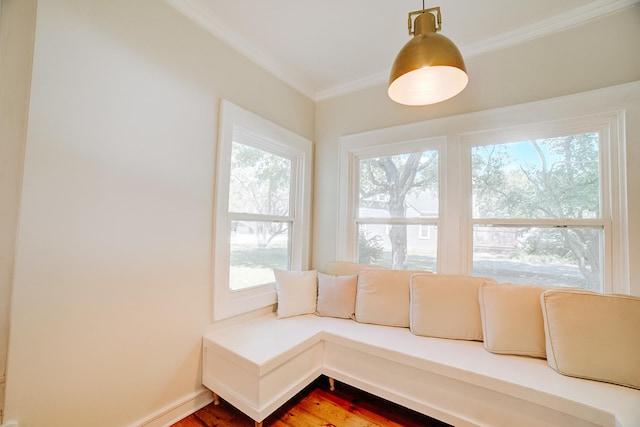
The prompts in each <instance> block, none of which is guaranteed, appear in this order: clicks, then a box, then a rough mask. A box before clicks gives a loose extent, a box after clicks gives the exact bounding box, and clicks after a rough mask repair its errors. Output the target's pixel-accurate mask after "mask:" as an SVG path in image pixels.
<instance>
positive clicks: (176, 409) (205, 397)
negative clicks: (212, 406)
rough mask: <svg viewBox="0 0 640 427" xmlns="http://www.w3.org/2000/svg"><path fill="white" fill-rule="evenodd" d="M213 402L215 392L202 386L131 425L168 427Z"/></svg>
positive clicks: (135, 426)
mask: <svg viewBox="0 0 640 427" xmlns="http://www.w3.org/2000/svg"><path fill="white" fill-rule="evenodd" d="M211 402H213V394H212V393H211V391H210V390H209V389H206V388H202V389H200V390H198V391H195V392H193V393H191V394H189V395H187V396H185V397H183V398H182V399H180V400H177V401H175V402H173V403H171V404H169V405H167V406H165V407H164V408H161V409H159V410H158V411H156V412H154V413H153V414H151V415H149V416H148V417H146V418H144V419H142V420H140V421H137V422H135V423H133V424H131V425H130V426H129V427H167V426H170V425H172V424H174V423H176V422H178V421H180V420H181V419H183V418H185V417H187V416H189V415H191V414H193V413H194V412H196V411H197V410H198V409H201V408H203V407H205V406H207V405H208V404H209V403H211Z"/></svg>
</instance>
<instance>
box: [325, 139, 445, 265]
mask: <svg viewBox="0 0 640 427" xmlns="http://www.w3.org/2000/svg"><path fill="white" fill-rule="evenodd" d="M445 143H446V140H445V138H443V137H435V138H428V139H415V140H409V141H404V142H396V143H391V142H389V141H386V140H384V139H381V140H380V142H379V143H372V142H371V141H367V140H366V139H360V138H354V139H350V138H348V137H346V138H341V143H340V144H341V156H340V177H341V178H340V191H339V194H338V198H339V203H340V209H339V210H338V212H339V214H338V229H339V230H344V231H345V232H344V234H340V236H341V237H340V238H339V239H338V245H339V246H338V247H337V248H336V249H337V254H338V259H345V260H352V261H355V260H356V257H357V254H356V234H357V231H356V230H357V224H358V223H364V224H366V223H374V224H376V223H384V224H392V223H393V224H431V225H436V226H439V217H438V218H421V217H416V218H375V219H371V220H367V219H361V220H359V221H357V220H358V218H356V215H357V214H356V213H357V211H358V207H359V206H358V203H359V199H358V198H357V197H355V195H356V194H358V191H359V177H358V176H357V173H356V171H357V170H358V162H359V161H360V159H363V158H369V157H374V156H375V157H378V156H381V157H384V156H392V155H395V154H399V153H409V152H418V151H426V150H435V151H438V159H439V161H440V162H442V156H443V154H444V151H445ZM438 174H439V176H438V178H439V189H438V193H439V194H443V192H444V186H443V177H442V168H441V167H439V168H438ZM345 176H349V180H348V182H344V183H343V181H342V177H345ZM350 201H351V203H349V202H350Z"/></svg>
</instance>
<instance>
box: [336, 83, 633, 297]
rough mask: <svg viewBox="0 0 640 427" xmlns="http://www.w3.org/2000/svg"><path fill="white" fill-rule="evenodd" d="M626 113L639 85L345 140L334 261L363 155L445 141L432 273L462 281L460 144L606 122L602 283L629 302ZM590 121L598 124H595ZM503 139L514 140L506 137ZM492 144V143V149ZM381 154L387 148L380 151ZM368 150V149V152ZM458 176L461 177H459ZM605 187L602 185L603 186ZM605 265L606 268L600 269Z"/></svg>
mask: <svg viewBox="0 0 640 427" xmlns="http://www.w3.org/2000/svg"><path fill="white" fill-rule="evenodd" d="M629 112H632V114H633V116H634V117H637V116H638V115H640V82H633V83H629V84H624V85H620V86H614V87H610V88H604V89H599V90H595V91H591V92H585V93H581V94H576V95H570V96H565V97H560V98H554V99H548V100H544V101H537V102H532V103H528V104H521V105H515V106H509V107H504V108H498V109H493V110H486V111H480V112H475V113H469V114H464V115H459V116H451V117H445V118H440V119H434V120H429V121H424V122H417V123H411V124H407V125H401V126H396V127H391V128H385V129H380V130H374V131H369V132H365V133H360V134H354V135H347V136H344V137H341V138H340V176H339V183H338V185H339V187H338V194H339V200H338V233H337V239H336V254H337V258H338V259H343V260H348V261H355V252H354V251H355V234H354V231H353V227H352V225H351V223H352V222H353V219H354V210H353V206H351V204H350V200H351V199H350V197H351V195H352V194H353V191H354V185H355V180H356V179H357V177H354V176H352V175H353V173H354V172H355V171H356V170H357V168H355V167H354V166H356V163H355V162H356V158H357V156H358V155H359V154H360V153H362V152H366V151H367V150H376V149H377V148H378V147H384V148H386V149H388V150H392V151H397V150H394V149H393V146H395V145H397V144H403V143H404V142H403V141H425V140H429V139H432V138H441V139H443V140H444V141H445V144H444V147H443V149H442V150H441V151H440V178H441V179H440V215H439V218H440V223H439V226H438V238H439V241H438V272H440V273H447V274H469V272H470V267H471V262H472V260H471V244H472V242H471V229H470V216H471V210H470V205H469V204H470V200H467V201H465V200H463V198H464V197H465V196H464V194H469V193H468V190H465V189H463V186H465V185H467V182H468V181H469V180H468V176H465V175H468V173H470V172H468V171H467V168H466V166H465V162H467V161H469V162H470V159H469V160H467V159H465V156H466V154H464V152H465V149H464V145H463V139H464V140H465V141H466V142H468V141H469V140H471V139H472V138H473V137H474V135H477V134H482V133H486V132H490V131H495V130H496V129H498V130H512V131H513V132H518V128H522V127H531V126H537V125H536V124H539V123H544V124H545V125H548V124H549V123H553V122H563V121H564V122H567V121H570V120H572V121H574V123H580V122H581V121H583V120H584V121H591V124H593V120H594V119H597V118H600V119H601V122H602V120H605V121H606V123H604V124H606V125H607V126H608V131H609V132H610V134H609V147H608V150H607V151H608V153H606V154H605V156H608V158H606V157H605V159H604V160H605V161H607V162H608V165H609V171H610V174H609V177H605V179H611V181H610V182H609V183H608V185H609V188H610V192H609V194H608V196H607V198H606V199H607V200H606V201H605V200H603V203H606V202H608V203H609V204H610V209H609V214H610V216H611V218H610V219H611V230H610V231H611V235H612V239H611V245H610V247H606V248H605V250H604V255H605V257H608V259H606V260H605V264H606V265H608V266H609V267H610V272H609V273H608V275H607V277H605V278H604V280H605V284H604V286H605V289H606V290H608V291H611V292H616V293H624V294H629V293H630V291H631V288H630V283H629V242H628V218H627V216H628V210H627V200H626V195H627V183H626V177H627V173H626V163H625V158H626V156H625V149H626V138H627V134H631V133H632V134H633V135H636V138H638V137H640V125H638V124H636V123H634V122H632V121H630V122H627V121H626V115H627V114H628V113H629ZM596 121H597V120H596ZM510 136H514V135H513V134H512V135H510ZM494 143H495V141H494ZM385 146H386V147H385ZM367 147H368V148H367ZM460 171H464V172H463V174H461V173H460ZM604 184H606V183H603V186H604ZM444 240H446V241H459V242H460V246H458V247H454V246H455V245H442V243H441V242H442V241H444ZM607 261H608V263H607Z"/></svg>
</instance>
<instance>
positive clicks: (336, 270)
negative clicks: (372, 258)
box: [325, 261, 386, 276]
mask: <svg viewBox="0 0 640 427" xmlns="http://www.w3.org/2000/svg"><path fill="white" fill-rule="evenodd" d="M365 268H386V267H382V266H380V265H375V264H361V263H358V262H349V261H329V262H328V263H327V266H326V268H325V273H326V274H330V275H332V276H350V275H352V274H358V273H359V272H360V270H363V269H365Z"/></svg>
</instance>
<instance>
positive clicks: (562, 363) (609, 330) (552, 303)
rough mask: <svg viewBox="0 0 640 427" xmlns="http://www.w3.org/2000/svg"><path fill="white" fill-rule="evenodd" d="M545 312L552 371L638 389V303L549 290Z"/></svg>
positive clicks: (638, 300) (623, 297)
mask: <svg viewBox="0 0 640 427" xmlns="http://www.w3.org/2000/svg"><path fill="white" fill-rule="evenodd" d="M542 312H543V316H544V325H545V330H546V337H547V344H546V348H547V359H548V361H549V365H550V366H551V367H552V368H553V369H555V370H556V371H558V372H560V373H561V374H564V375H570V376H575V377H580V378H587V379H591V380H597V381H605V382H610V383H614V384H619V385H623V386H627V387H633V388H636V389H640V327H639V325H640V298H638V297H632V296H628V295H602V294H598V293H594V292H585V291H579V290H549V291H546V292H544V293H543V294H542ZM637 404H638V407H640V400H638V402H637ZM639 425H640V424H639Z"/></svg>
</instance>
